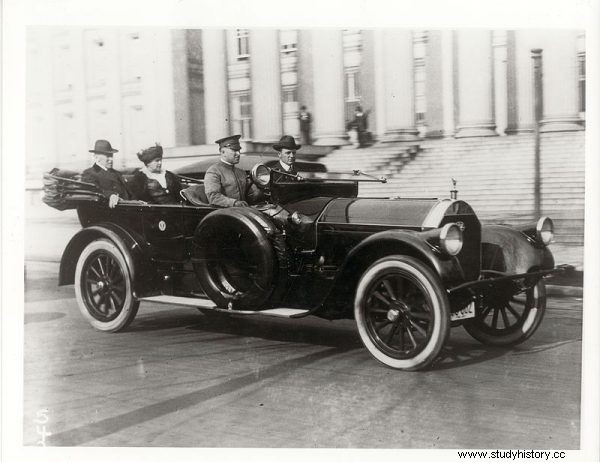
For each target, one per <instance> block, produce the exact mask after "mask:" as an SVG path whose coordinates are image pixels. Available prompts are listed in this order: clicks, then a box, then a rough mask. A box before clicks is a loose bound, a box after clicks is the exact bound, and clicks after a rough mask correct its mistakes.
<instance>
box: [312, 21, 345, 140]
mask: <svg viewBox="0 0 600 462" xmlns="http://www.w3.org/2000/svg"><path fill="white" fill-rule="evenodd" d="M311 34H312V45H313V48H312V66H313V95H314V100H313V101H314V111H313V140H314V141H313V144H314V145H318V146H342V145H346V144H349V143H348V135H346V127H345V121H344V60H343V57H344V56H343V43H342V31H341V30H337V29H315V30H313V31H311Z"/></svg>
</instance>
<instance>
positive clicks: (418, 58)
mask: <svg viewBox="0 0 600 462" xmlns="http://www.w3.org/2000/svg"><path fill="white" fill-rule="evenodd" d="M426 50H427V31H424V30H419V31H415V32H414V34H413V60H414V61H413V65H414V84H415V93H414V94H415V123H416V125H417V128H418V129H419V131H420V132H424V130H425V123H426V117H427V99H426V83H425V78H426V77H425V76H426V69H425V56H426Z"/></svg>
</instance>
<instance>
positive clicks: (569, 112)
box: [540, 30, 583, 132]
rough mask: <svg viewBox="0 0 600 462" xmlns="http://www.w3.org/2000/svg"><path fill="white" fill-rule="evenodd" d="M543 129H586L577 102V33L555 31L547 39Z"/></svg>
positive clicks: (548, 130)
mask: <svg viewBox="0 0 600 462" xmlns="http://www.w3.org/2000/svg"><path fill="white" fill-rule="evenodd" d="M543 42H544V43H543V45H542V47H541V48H542V49H543V52H542V60H543V61H542V63H543V72H544V77H543V94H544V117H543V119H542V121H541V127H540V131H542V132H563V131H572V130H583V121H582V120H581V118H580V117H579V108H578V101H577V97H578V96H577V32H576V31H569V30H554V31H553V32H552V35H548V36H547V37H546V38H545V40H543Z"/></svg>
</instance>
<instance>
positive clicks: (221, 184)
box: [204, 135, 261, 207]
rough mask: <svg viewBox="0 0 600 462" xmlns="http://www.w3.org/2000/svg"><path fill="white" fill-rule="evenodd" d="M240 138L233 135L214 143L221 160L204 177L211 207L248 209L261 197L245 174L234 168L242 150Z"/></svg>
mask: <svg viewBox="0 0 600 462" xmlns="http://www.w3.org/2000/svg"><path fill="white" fill-rule="evenodd" d="M240 138H241V135H233V136H228V137H225V138H221V139H220V140H217V141H215V143H217V144H218V145H219V153H220V154H221V160H220V161H219V162H217V163H216V164H213V165H211V166H210V167H209V168H208V170H206V174H205V176H204V190H205V191H206V196H207V197H208V200H209V202H210V204H211V205H216V206H219V207H248V204H249V203H256V202H258V200H259V198H260V196H261V193H260V190H259V189H258V188H257V187H256V186H255V185H251V184H250V183H249V181H248V178H247V177H246V172H245V171H244V170H242V169H239V168H237V167H236V164H237V163H238V162H239V161H240V151H241V149H242V147H241V146H240Z"/></svg>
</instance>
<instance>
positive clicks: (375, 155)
mask: <svg viewBox="0 0 600 462" xmlns="http://www.w3.org/2000/svg"><path fill="white" fill-rule="evenodd" d="M409 159H410V155H409V154H408V147H407V146H398V145H385V144H380V145H376V146H372V147H369V148H362V149H356V148H353V147H344V148H342V149H338V150H336V151H333V152H332V153H331V154H329V155H328V156H326V157H323V158H321V159H319V162H322V163H324V164H325V165H327V169H328V170H329V171H332V172H349V171H352V170H361V171H362V172H365V173H369V174H372V175H377V176H381V175H384V176H390V175H393V174H395V173H397V172H398V165H401V164H403V163H404V162H405V161H407V160H409Z"/></svg>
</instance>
